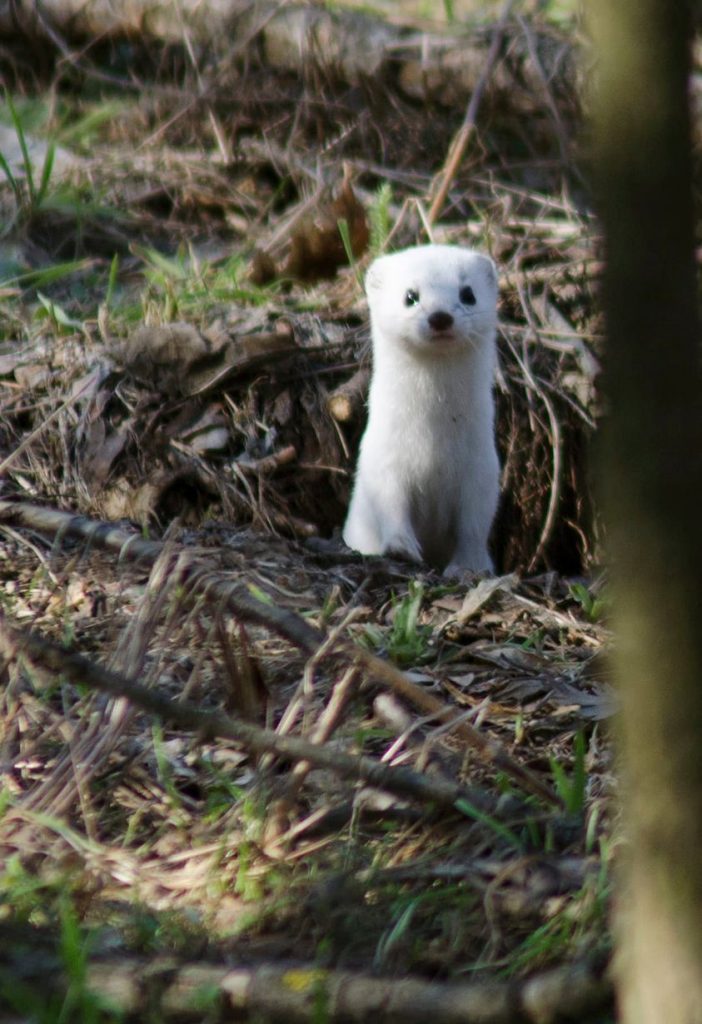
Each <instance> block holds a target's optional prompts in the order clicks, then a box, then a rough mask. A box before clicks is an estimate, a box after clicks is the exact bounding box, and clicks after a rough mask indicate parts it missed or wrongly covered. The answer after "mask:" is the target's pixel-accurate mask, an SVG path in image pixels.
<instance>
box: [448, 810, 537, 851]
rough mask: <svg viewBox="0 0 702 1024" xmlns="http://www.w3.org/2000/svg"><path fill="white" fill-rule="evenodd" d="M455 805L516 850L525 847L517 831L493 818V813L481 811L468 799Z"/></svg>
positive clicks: (462, 812)
mask: <svg viewBox="0 0 702 1024" xmlns="http://www.w3.org/2000/svg"><path fill="white" fill-rule="evenodd" d="M455 807H456V810H457V811H460V812H461V814H465V816H466V817H467V818H471V819H472V820H473V821H478V822H480V824H481V825H487V827H488V828H489V829H490V830H491V831H492V832H494V833H495V835H497V836H499V837H500V839H504V840H505V841H506V842H507V843H508V844H509V845H510V846H511V847H513V848H514V849H515V850H522V849H523V848H524V844H523V843H522V840H521V839H520V838H519V836H518V835H517V834H516V832H513V831H512V829H510V828H507V826H506V825H503V824H502V822H501V821H498V820H497V818H493V817H492V816H491V815H489V814H486V813H485V812H484V811H481V810H480V809H479V808H478V807H476V806H475V805H474V804H472V803H470V802H469V801H468V800H463V799H461V800H457V801H456V804H455Z"/></svg>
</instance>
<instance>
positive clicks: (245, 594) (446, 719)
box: [0, 499, 563, 808]
mask: <svg viewBox="0 0 702 1024" xmlns="http://www.w3.org/2000/svg"><path fill="white" fill-rule="evenodd" d="M3 515H4V516H5V517H7V518H10V519H12V520H13V521H14V522H20V523H22V524H24V525H25V526H30V527H32V528H34V529H37V530H41V531H42V532H45V533H49V534H51V535H55V536H57V537H60V536H68V537H74V538H81V539H83V540H86V541H88V542H89V543H93V544H96V545H97V546H99V547H102V548H107V549H109V550H112V551H116V552H117V553H118V554H119V556H120V558H124V559H127V560H129V561H132V562H145V563H147V564H152V563H153V561H154V560H155V559H156V558H157V557H158V555H159V554H160V553H161V550H162V545H161V544H160V543H158V542H155V541H145V540H142V538H141V537H139V536H138V535H136V534H129V533H127V531H125V530H122V529H120V528H118V527H115V526H113V525H112V524H111V523H101V522H97V521H95V520H91V519H88V518H86V517H85V516H76V515H72V514H71V513H68V512H61V511H59V510H58V509H47V508H42V507H41V506H38V505H31V504H29V503H25V502H11V501H6V500H2V499H0V522H1V521H2V517H3ZM176 550H178V549H176ZM179 557H180V559H181V564H182V558H183V552H182V550H181V551H180V556H179ZM184 574H185V575H186V576H187V579H186V583H187V586H188V587H190V588H191V590H192V591H194V592H199V593H203V594H205V595H207V596H209V597H210V598H211V599H212V598H214V599H215V600H216V601H217V603H218V605H219V606H220V607H222V606H224V607H226V608H228V609H229V611H231V612H232V613H233V614H234V615H236V616H237V617H239V618H240V619H242V620H243V621H245V622H251V623H254V624H256V625H259V626H263V627H264V628H265V629H269V630H271V631H273V632H274V633H277V634H278V635H279V636H282V637H284V638H285V639H286V640H289V641H290V643H292V644H294V645H295V646H296V647H298V648H299V649H300V650H301V651H303V652H304V653H305V654H307V655H308V656H309V657H312V656H314V655H315V654H316V653H317V651H318V650H319V648H320V646H321V645H322V644H324V642H325V640H326V637H325V635H324V634H323V633H322V632H321V631H320V630H318V629H315V628H314V627H313V626H310V625H309V624H308V623H307V622H305V620H304V619H303V618H301V616H299V615H296V614H295V613H294V612H290V611H287V610H285V609H281V608H279V607H278V606H277V605H273V604H265V603H264V602H263V601H259V600H258V599H257V598H255V597H254V596H253V595H252V594H251V593H250V591H249V590H248V588H247V587H246V585H245V584H241V583H239V584H232V583H231V582H230V581H229V580H228V579H222V578H221V576H220V575H219V574H217V573H213V572H212V571H211V570H210V569H209V567H208V566H207V565H206V564H205V563H204V562H203V561H202V559H201V558H198V556H197V555H196V553H193V556H192V563H191V567H190V570H189V571H186V570H184ZM334 655H343V656H344V657H346V658H348V659H350V660H351V661H353V662H355V663H356V664H359V665H362V666H363V668H364V669H365V670H366V672H367V674H368V676H369V677H370V679H371V680H372V681H374V682H376V683H378V684H380V685H382V686H385V687H387V688H389V689H391V690H393V692H395V693H397V694H399V695H400V696H401V697H402V698H403V699H404V700H407V701H409V702H410V703H411V704H412V705H413V706H414V707H415V708H419V709H420V710H421V711H422V712H423V713H424V714H428V715H433V716H434V717H435V718H436V720H437V721H439V722H443V723H446V724H448V723H450V722H452V720H453V719H455V718H456V712H455V710H454V709H452V708H450V707H448V706H447V705H446V704H444V703H442V701H440V700H438V699H437V698H436V697H434V696H432V694H430V693H427V692H426V691H425V690H424V689H422V687H420V686H417V685H416V684H415V683H412V682H411V681H410V680H409V679H408V678H407V676H406V675H405V674H404V673H403V672H401V671H400V670H399V669H398V668H396V667H395V666H394V665H392V664H391V663H390V662H387V661H384V660H383V659H382V658H379V657H378V656H377V655H375V654H373V653H372V652H371V651H367V650H365V648H363V647H360V646H358V645H356V644H353V643H350V642H348V641H339V642H338V643H337V644H336V645H335V647H334V650H333V651H332V652H331V656H334ZM453 731H454V732H455V734H456V735H457V736H460V738H461V739H462V740H463V741H464V742H465V743H466V745H467V746H469V747H471V748H472V749H473V750H476V751H477V752H478V754H479V755H480V757H481V758H482V759H483V760H484V761H487V762H489V763H490V764H492V765H494V766H495V767H496V768H498V769H499V770H500V771H503V772H505V774H506V775H509V776H510V778H512V779H514V781H515V782H516V783H517V784H518V785H519V786H520V787H521V788H522V789H524V790H526V792H528V793H532V794H534V795H535V796H538V797H540V798H541V799H542V800H545V801H546V802H547V803H549V804H551V805H552V806H555V807H559V808H560V807H562V806H563V804H562V801H561V800H560V798H559V797H558V796H557V795H556V794H555V793H554V792H553V791H552V790H551V789H550V787H549V786H547V785H546V784H545V783H544V782H542V781H541V779H540V778H539V777H538V776H537V775H535V774H534V773H533V772H531V771H529V769H527V768H525V767H524V766H523V765H520V764H519V763H518V762H516V761H515V760H514V759H513V758H511V757H510V756H509V754H507V752H506V751H505V750H504V749H503V748H502V746H501V745H500V744H499V743H497V742H496V741H495V740H493V739H491V738H490V737H489V736H486V735H484V734H483V733H481V732H480V731H479V730H478V729H476V728H475V727H474V726H472V725H470V723H469V722H465V721H458V722H455V724H454V725H453Z"/></svg>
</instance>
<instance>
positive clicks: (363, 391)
mask: <svg viewBox="0 0 702 1024" xmlns="http://www.w3.org/2000/svg"><path fill="white" fill-rule="evenodd" d="M369 382H370V370H369V369H368V367H366V366H362V367H361V368H360V369H359V370H356V372H355V373H354V375H353V376H352V377H349V379H348V380H346V381H344V383H343V384H340V385H339V387H338V388H335V389H334V391H332V392H330V394H329V397H328V398H327V409H329V412H330V413H331V414H332V416H333V417H334V419H335V420H336V421H337V423H349V422H350V421H351V420H354V419H356V417H357V416H358V415H359V414H360V411H361V409H362V408H363V403H364V402H365V400H366V395H367V394H368V384H369Z"/></svg>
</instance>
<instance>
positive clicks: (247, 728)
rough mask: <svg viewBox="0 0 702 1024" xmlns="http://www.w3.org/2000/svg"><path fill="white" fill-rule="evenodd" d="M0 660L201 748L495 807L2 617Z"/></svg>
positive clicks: (421, 796)
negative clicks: (111, 702)
mask: <svg viewBox="0 0 702 1024" xmlns="http://www.w3.org/2000/svg"><path fill="white" fill-rule="evenodd" d="M0 654H1V655H2V657H3V659H4V660H5V662H6V663H9V662H11V661H14V660H16V659H17V658H26V659H27V660H28V662H29V663H30V664H31V665H33V666H34V667H35V668H39V669H43V670H44V671H47V672H51V673H52V674H54V675H61V676H63V677H64V678H66V679H68V680H70V682H71V683H73V685H75V686H89V687H91V688H93V689H97V690H101V691H102V692H104V693H109V694H110V696H112V697H124V698H126V699H127V700H129V701H130V702H131V703H132V704H134V705H136V706H137V707H139V708H141V709H142V710H143V711H147V712H149V713H150V714H152V715H155V716H156V717H158V718H160V719H162V720H163V721H164V722H169V723H171V724H172V725H175V726H177V727H178V728H180V729H186V730H189V731H191V732H197V734H198V736H199V737H200V738H201V739H202V741H203V742H208V741H210V740H214V739H228V740H233V741H234V742H236V743H240V744H241V745H242V746H244V747H246V749H247V750H250V751H252V752H253V753H255V754H275V755H276V756H277V757H280V758H284V759H285V760H289V761H296V762H298V763H305V762H307V763H309V764H312V765H316V766H317V767H319V768H326V769H327V770H328V771H332V772H334V773H335V774H336V775H338V776H340V777H341V778H345V779H352V780H353V781H361V782H364V783H365V784H366V785H369V786H373V787H375V788H376V789H382V790H385V791H387V792H389V793H393V794H394V795H395V796H398V797H400V798H402V799H413V800H418V801H420V802H421V803H425V804H430V805H436V806H440V807H444V808H446V809H452V808H455V806H456V804H457V802H458V801H465V802H467V803H469V804H472V805H473V806H476V807H477V808H478V810H480V811H485V810H489V811H494V801H493V800H491V799H490V798H489V797H488V796H487V795H486V794H484V793H483V792H482V791H479V790H475V789H472V788H469V787H467V786H462V785H459V784H457V783H454V782H450V781H449V780H446V779H442V778H440V777H438V776H432V777H429V776H426V775H422V774H420V773H419V772H415V771H412V770H411V769H409V768H400V767H392V766H388V765H384V764H380V763H379V762H378V761H374V760H373V759H372V758H370V757H366V756H364V755H362V754H358V755H352V754H345V753H343V752H342V751H340V750H338V749H336V748H335V747H330V746H324V745H322V744H318V743H310V742H309V741H307V740H302V739H299V738H298V737H295V736H281V735H280V734H279V733H276V732H274V731H273V730H271V729H262V728H260V727H259V726H256V725H251V724H249V723H247V722H241V721H237V720H236V719H234V718H230V717H229V715H226V714H224V713H223V712H218V711H202V710H201V709H200V708H198V707H196V706H195V705H193V704H189V703H185V702H183V701H172V700H170V699H169V698H167V697H163V696H161V695H159V694H158V693H156V692H154V690H151V689H147V688H146V687H145V686H140V685H139V684H138V683H135V682H133V681H131V680H129V679H126V678H125V677H124V676H122V675H120V674H119V673H117V672H112V671H110V670H109V669H106V668H102V667H101V666H99V665H96V664H95V663H94V662H93V661H91V660H89V659H88V658H85V657H83V655H81V654H76V653H74V652H71V651H68V650H66V649H65V648H63V647H61V646H60V645H59V644H56V643H54V642H53V641H51V640H47V639H45V638H44V637H42V636H40V635H39V634H37V633H32V632H29V631H24V630H20V629H18V628H17V627H15V626H12V625H10V624H9V623H8V622H7V620H6V619H5V618H4V616H2V615H0Z"/></svg>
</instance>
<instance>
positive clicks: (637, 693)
mask: <svg viewBox="0 0 702 1024" xmlns="http://www.w3.org/2000/svg"><path fill="white" fill-rule="evenodd" d="M591 6H592V28H593V32H594V35H595V39H596V43H597V58H598V62H599V67H598V71H597V89H598V92H597V96H596V98H595V103H594V133H595V161H596V170H597V183H598V190H599V200H600V209H601V212H602V216H603V220H604V227H605V237H606V244H607V270H606V274H605V282H604V302H605V310H606V315H607V320H608V353H607V393H608V402H609V406H610V407H609V412H608V417H607V426H606V433H605V438H604V451H603V466H602V469H603V490H604V498H605V512H606V517H607V520H608V531H609V551H610V554H611V562H612V583H613V588H614V597H615V608H616V617H615V627H616V634H617V653H616V672H617V676H618V680H619V683H620V686H621V692H622V698H623V706H624V712H623V723H622V733H621V735H622V742H623V747H622V749H623V755H624V768H625V788H624V793H625V809H626V812H627V813H626V826H627V838H628V840H629V844H628V852H627V854H626V856H625V876H624V877H623V878H622V879H621V880H620V881H621V882H622V889H621V891H620V894H619V899H618V904H619V908H620V909H619V913H618V921H617V934H618V940H619V954H618V978H619V993H620V1002H621V1005H622V1010H623V1020H624V1021H625V1024H660V1022H661V1021H665V1022H666V1024H692V1022H697V1024H699V1022H700V1021H702V515H701V508H702V386H701V383H702V382H701V379H700V351H699V344H700V339H699V332H698V322H697V300H696V283H695V267H694V258H693V253H694V236H693V231H694V210H693V201H692V161H691V148H690V132H689V110H688V70H689V61H690V53H689V51H690V44H691V31H692V29H691V20H692V9H691V3H688V2H685V0H676V2H674V3H670V2H668V0H619V2H618V3H616V4H613V3H611V2H610V0H594V2H593V4H592V5H591Z"/></svg>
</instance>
